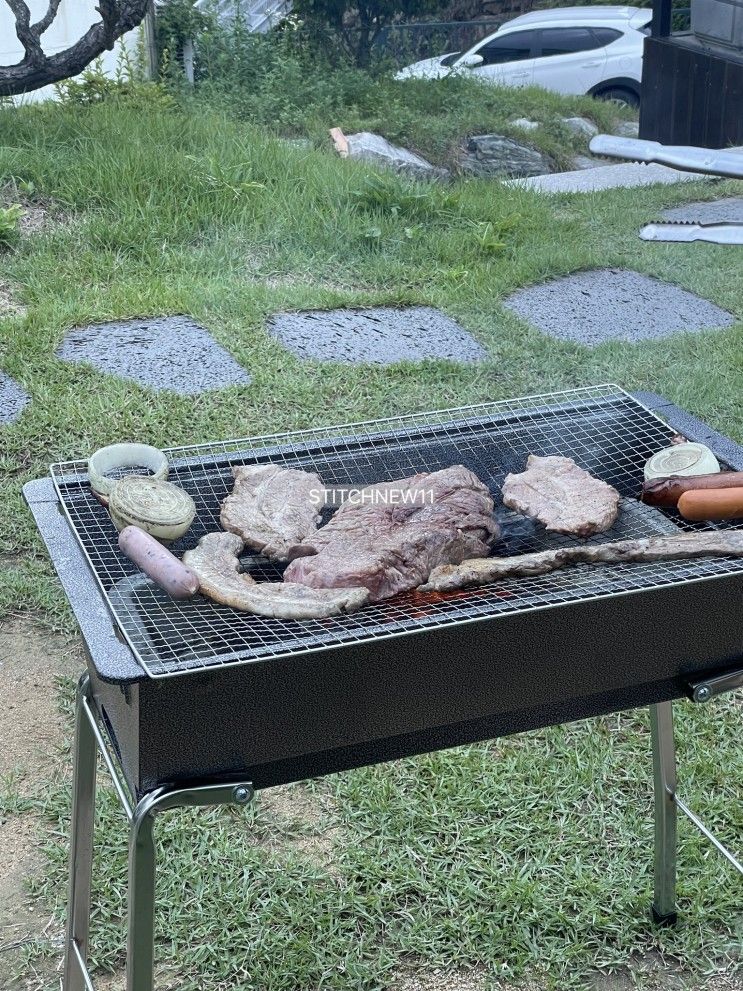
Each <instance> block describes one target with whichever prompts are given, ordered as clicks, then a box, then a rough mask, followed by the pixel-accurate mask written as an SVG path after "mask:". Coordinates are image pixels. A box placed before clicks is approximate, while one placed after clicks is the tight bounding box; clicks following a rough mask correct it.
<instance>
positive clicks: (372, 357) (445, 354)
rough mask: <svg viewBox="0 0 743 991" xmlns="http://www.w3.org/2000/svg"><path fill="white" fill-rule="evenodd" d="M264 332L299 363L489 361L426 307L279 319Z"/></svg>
mask: <svg viewBox="0 0 743 991" xmlns="http://www.w3.org/2000/svg"><path fill="white" fill-rule="evenodd" d="M268 331H269V333H270V334H271V335H272V336H273V337H275V338H276V339H277V340H278V341H280V342H281V344H283V345H284V347H285V348H288V349H289V350H290V351H291V352H292V353H293V354H295V355H297V357H298V358H300V359H306V358H314V359H316V360H317V361H340V362H343V363H344V364H354V365H355V364H362V363H364V362H371V363H373V364H377V365H391V364H394V363H395V362H397V361H422V360H424V359H425V358H449V359H451V360H452V361H464V362H471V361H480V360H481V359H482V358H485V357H487V355H486V352H485V351H484V350H483V348H482V347H480V345H479V344H478V343H477V341H476V340H475V339H474V338H473V337H472V336H471V335H470V334H469V333H468V332H467V331H466V330H465V329H464V328H463V327H460V326H459V324H457V323H455V321H454V320H451V319H450V318H449V317H447V316H445V315H444V314H443V313H441V312H439V311H438V310H434V309H431V308H430V307H428V306H410V307H405V308H403V309H396V308H394V307H378V308H372V309H367V310H311V311H305V312H300V313H280V314H278V316H275V317H274V318H273V319H272V320H271V321H270V322H269V325H268Z"/></svg>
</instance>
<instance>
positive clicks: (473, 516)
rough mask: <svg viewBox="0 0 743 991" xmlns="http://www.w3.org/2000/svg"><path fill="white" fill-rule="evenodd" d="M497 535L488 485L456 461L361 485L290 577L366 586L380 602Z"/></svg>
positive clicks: (486, 548)
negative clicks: (314, 553)
mask: <svg viewBox="0 0 743 991" xmlns="http://www.w3.org/2000/svg"><path fill="white" fill-rule="evenodd" d="M375 496H376V497H377V498H376V500H375V501H374V497H375ZM385 500H386V501H385ZM498 533H499V528H498V525H497V523H496V521H495V518H494V516H493V500H492V497H491V495H490V492H489V491H488V489H487V486H485V485H483V483H482V482H481V481H480V479H479V478H478V477H477V476H476V475H474V474H473V473H472V472H471V471H469V469H467V468H465V467H464V466H463V465H454V466H452V467H451V468H445V469H443V470H442V471H436V472H433V473H427V472H424V473H421V474H419V475H414V476H412V477H411V478H403V479H400V480H399V481H395V482H381V483H379V484H378V485H369V486H367V487H366V488H364V489H362V490H361V491H360V493H359V497H358V499H355V500H354V501H347V502H345V503H344V504H343V505H342V506H341V507H340V509H339V510H338V511H337V512H336V514H335V515H334V516H333V517H332V519H331V520H330V521H329V522H328V523H327V524H326V525H325V526H324V527H322V529H320V530H318V532H317V535H316V536H315V537H314V540H313V542H314V546H315V547H316V549H317V554H316V555H314V556H313V557H303V558H297V560H295V561H292V563H291V564H290V565H289V567H288V568H287V569H286V571H285V572H284V580H285V581H290V582H298V583H300V584H303V585H309V586H311V587H312V588H317V589H321V588H326V589H327V588H350V587H356V588H364V589H368V592H369V600H370V601H371V602H379V601H380V600H382V599H388V598H389V597H390V596H392V595H396V594H397V593H398V592H405V591H407V590H408V589H411V588H415V587H416V586H418V585H420V584H421V583H422V582H424V581H426V579H427V578H428V575H429V574H430V572H431V571H432V570H433V568H435V567H437V566H439V565H442V564H458V563H459V562H460V561H464V560H465V559H467V558H472V557H484V556H485V555H487V554H488V553H489V552H490V546H491V544H492V542H493V540H494V539H495V538H496V537H497V536H498Z"/></svg>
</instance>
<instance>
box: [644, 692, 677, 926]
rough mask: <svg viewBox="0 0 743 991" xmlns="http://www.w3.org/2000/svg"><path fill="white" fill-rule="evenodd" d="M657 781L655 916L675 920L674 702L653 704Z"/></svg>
mask: <svg viewBox="0 0 743 991" xmlns="http://www.w3.org/2000/svg"><path fill="white" fill-rule="evenodd" d="M650 735H651V739H652V744H653V780H654V784H655V891H654V896H653V918H654V919H655V921H656V922H658V923H663V924H666V925H673V924H674V923H675V922H676V919H677V914H676V820H677V815H678V811H677V808H676V803H675V801H674V797H675V794H676V746H675V741H674V736H673V703H671V702H661V703H659V704H658V705H651V706H650Z"/></svg>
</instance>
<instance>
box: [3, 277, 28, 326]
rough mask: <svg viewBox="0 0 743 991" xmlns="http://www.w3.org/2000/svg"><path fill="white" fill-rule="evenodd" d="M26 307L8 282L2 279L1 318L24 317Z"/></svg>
mask: <svg viewBox="0 0 743 991" xmlns="http://www.w3.org/2000/svg"><path fill="white" fill-rule="evenodd" d="M25 315H26V308H25V306H23V305H22V304H21V303H19V302H18V300H17V299H16V298H15V295H14V293H13V291H12V289H11V287H10V286H9V285H8V283H7V282H3V281H2V280H1V279H0V320H1V319H2V318H3V317H24V316H25Z"/></svg>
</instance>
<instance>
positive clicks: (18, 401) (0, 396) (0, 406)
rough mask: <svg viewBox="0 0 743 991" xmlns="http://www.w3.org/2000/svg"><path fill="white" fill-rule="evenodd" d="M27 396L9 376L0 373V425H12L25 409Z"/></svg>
mask: <svg viewBox="0 0 743 991" xmlns="http://www.w3.org/2000/svg"><path fill="white" fill-rule="evenodd" d="M29 398H30V397H29V395H28V393H27V392H26V391H25V389H23V388H22V387H21V386H20V385H18V383H17V382H15V381H14V380H13V379H12V378H11V377H10V376H9V375H6V374H5V373H4V372H0V423H12V422H13V421H14V420H17V419H18V417H19V416H20V415H21V413H22V412H23V410H24V409H25V408H26V406H27V404H28V401H29Z"/></svg>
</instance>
